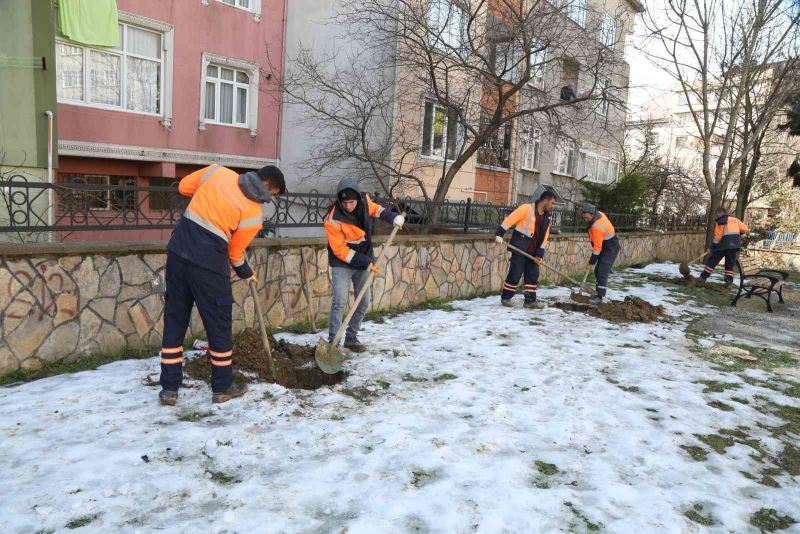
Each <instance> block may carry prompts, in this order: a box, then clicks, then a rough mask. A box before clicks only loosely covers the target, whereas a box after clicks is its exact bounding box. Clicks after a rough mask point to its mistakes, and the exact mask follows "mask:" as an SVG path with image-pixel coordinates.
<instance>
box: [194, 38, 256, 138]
mask: <svg viewBox="0 0 800 534" xmlns="http://www.w3.org/2000/svg"><path fill="white" fill-rule="evenodd" d="M209 65H214V66H216V67H222V68H225V69H232V70H234V71H237V70H238V71H242V72H244V73H246V74H247V75H248V77H249V79H250V84H249V87H248V91H247V122H246V123H245V124H241V123H233V124H228V123H225V122H217V121H216V120H214V121H212V120H208V119H206V118H205V111H206V72H207V69H208V67H209ZM260 72H261V68H260V66H259V65H258V64H256V63H251V62H249V61H244V60H241V59H234V58H229V57H225V56H220V55H217V54H212V53H210V52H203V55H202V59H201V62H200V102H199V106H198V108H199V110H198V111H199V124H198V128H197V129H198V130H200V131H201V132H202V131H206V129H207V126H209V125H211V126H224V127H228V128H238V129H249V130H250V136H251V137H255V136H257V135H258V112H259V107H258V92H259V74H260ZM233 78H234V80H233V81H234V82H235V81H236V73H235V72H234V75H233ZM235 88H236V85H234V89H235ZM235 98H236V91H234V99H235ZM216 102H219V98H217V99H216ZM234 104H235V101H234ZM215 111H216V110H215ZM233 113H234V116H235V114H236V107H235V106H234V109H233Z"/></svg>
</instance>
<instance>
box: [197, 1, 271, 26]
mask: <svg viewBox="0 0 800 534" xmlns="http://www.w3.org/2000/svg"><path fill="white" fill-rule="evenodd" d="M212 1H213V0H212ZM218 2H219V3H220V4H225V5H226V6H228V7H232V8H235V9H238V10H240V11H244V12H245V13H252V14H253V20H254V21H255V22H260V21H261V0H250V8H249V9H248V8H245V7H241V6H239V5H238V2H236V3H237V5H233V6H232V5H230V4H229V3H227V2H223V1H222V0H218ZM208 3H209V0H200V4H201V5H203V6H205V7H208Z"/></svg>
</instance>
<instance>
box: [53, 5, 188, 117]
mask: <svg viewBox="0 0 800 534" xmlns="http://www.w3.org/2000/svg"><path fill="white" fill-rule="evenodd" d="M118 18H119V22H118V24H119V25H120V26H121V27H122V42H121V43H120V45H119V48H110V47H108V48H103V47H96V46H87V45H84V44H81V43H75V42H73V41H70V40H69V39H67V38H65V37H62V36H59V35H57V36H56V39H55V47H56V72H58V69H59V59H58V58H59V52H58V46H59V45H65V46H72V47H75V48H80V49H81V53H82V71H83V72H82V83H83V90H82V98H81V99H80V100H75V99H71V98H63V97H61V96H59V95H58V92H59V89H60V86H59V80H58V74H57V75H56V100H57V102H58V103H63V104H68V105H72V106H82V107H90V108H95V109H102V110H105V111H117V112H122V113H133V114H135V115H145V116H148V117H160V118H161V123H162V124H163V125H164V126H166V127H168V128H169V127H171V126H172V89H173V77H172V64H173V56H174V32H175V30H174V27H173V26H172V25H171V24H168V23H166V22H162V21H160V20H155V19H150V18H147V17H143V16H141V15H136V14H133V13H128V12H125V11H119V12H118ZM128 27H134V28H136V29H139V30H142V31H147V32H150V33H156V34H158V35H159V37H160V45H159V50H160V52H161V57H160V58H159V59H158V60H156V59H154V58H151V57H147V56H142V55H140V54H134V53H132V52H126V50H125V45H126V41H127V36H128V29H127V28H128ZM91 50H94V51H96V52H101V53H104V54H112V55H115V56H117V57H119V58H120V105H119V106H115V105H112V104H103V103H98V102H92V101H90V100H89V98H90V95H91V85H90V82H91V68H90V61H89V60H88V58H89V56H90V53H89V51H91ZM128 56H130V57H133V58H137V59H143V60H146V61H152V62H156V61H157V62H158V63H159V67H160V69H161V70H160V76H159V78H160V80H159V86H158V92H159V96H160V98H159V111H158V113H151V112H148V111H137V110H132V109H128V108H127V102H128V101H127V98H128V86H127V59H126V58H127V57H128Z"/></svg>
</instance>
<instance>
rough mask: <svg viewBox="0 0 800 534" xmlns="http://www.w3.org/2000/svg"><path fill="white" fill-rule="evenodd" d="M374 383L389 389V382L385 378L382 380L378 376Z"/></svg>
mask: <svg viewBox="0 0 800 534" xmlns="http://www.w3.org/2000/svg"><path fill="white" fill-rule="evenodd" d="M375 383H376V384H377V385H378V386H380V388H381V389H389V386H391V384H390V383H389V382H387V381H386V380H383V379H382V378H379V379H378V380H376V381H375Z"/></svg>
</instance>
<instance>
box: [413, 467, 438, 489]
mask: <svg viewBox="0 0 800 534" xmlns="http://www.w3.org/2000/svg"><path fill="white" fill-rule="evenodd" d="M434 480H436V473H435V472H433V471H430V472H429V471H423V470H422V469H420V470H417V471H412V472H411V485H412V486H414V487H415V488H421V487H422V486H425V485H426V484H429V483H431V482H433V481H434Z"/></svg>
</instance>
